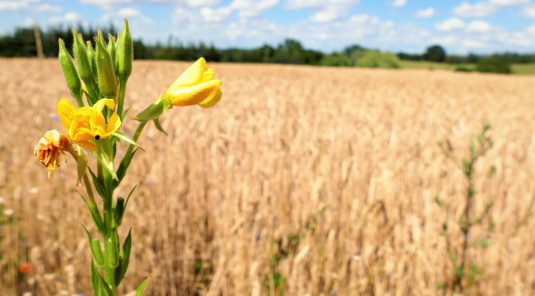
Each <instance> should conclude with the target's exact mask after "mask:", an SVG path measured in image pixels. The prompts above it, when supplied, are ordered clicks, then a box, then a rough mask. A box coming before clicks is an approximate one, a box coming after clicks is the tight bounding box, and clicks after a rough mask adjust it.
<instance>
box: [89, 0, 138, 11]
mask: <svg viewBox="0 0 535 296" xmlns="http://www.w3.org/2000/svg"><path fill="white" fill-rule="evenodd" d="M134 2H135V0H80V3H84V4H94V5H97V6H99V7H100V8H102V9H111V8H113V7H114V6H117V5H121V4H132V3H134Z"/></svg>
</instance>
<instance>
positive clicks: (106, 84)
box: [95, 31, 117, 98]
mask: <svg viewBox="0 0 535 296" xmlns="http://www.w3.org/2000/svg"><path fill="white" fill-rule="evenodd" d="M96 43H97V46H96V47H97V52H96V56H95V58H96V64H97V76H98V87H99V89H100V92H101V93H102V95H103V96H104V97H106V98H115V93H116V91H117V80H116V78H115V69H114V68H113V61H112V59H111V56H110V54H109V53H108V51H107V50H106V48H105V47H104V38H103V37H102V32H101V31H99V33H98V37H97V41H96Z"/></svg>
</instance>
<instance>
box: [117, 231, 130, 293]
mask: <svg viewBox="0 0 535 296" xmlns="http://www.w3.org/2000/svg"><path fill="white" fill-rule="evenodd" d="M131 245H132V230H129V231H128V236H127V237H126V239H125V240H124V243H123V249H122V251H121V265H120V269H119V270H120V271H119V276H118V277H117V285H119V283H120V282H121V281H122V280H123V278H124V276H125V274H126V271H127V270H128V264H129V262H130V250H131Z"/></svg>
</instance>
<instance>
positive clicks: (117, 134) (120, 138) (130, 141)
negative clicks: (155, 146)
mask: <svg viewBox="0 0 535 296" xmlns="http://www.w3.org/2000/svg"><path fill="white" fill-rule="evenodd" d="M113 135H114V136H116V137H117V138H118V139H119V140H121V141H123V142H126V143H128V144H130V145H134V146H136V147H137V148H138V149H141V150H143V148H141V146H139V145H138V144H137V143H136V142H134V140H132V139H130V138H129V137H128V136H127V135H125V134H123V133H121V132H120V131H117V132H115V133H113ZM143 151H145V150H143Z"/></svg>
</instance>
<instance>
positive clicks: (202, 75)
mask: <svg viewBox="0 0 535 296" xmlns="http://www.w3.org/2000/svg"><path fill="white" fill-rule="evenodd" d="M221 96H222V93H221V80H219V79H215V72H214V70H213V69H211V68H208V65H207V64H206V60H205V59H204V58H200V59H198V60H197V61H196V62H195V63H194V64H193V65H191V66H190V67H189V68H188V69H187V70H186V71H185V72H184V73H182V75H180V76H179V77H178V78H177V80H175V82H173V84H171V86H170V87H169V88H168V89H167V91H166V92H165V93H164V94H163V95H162V99H164V100H169V102H170V103H171V105H173V106H189V105H199V106H201V107H203V108H208V107H212V106H214V105H215V104H217V102H219V100H220V99H221Z"/></svg>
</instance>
